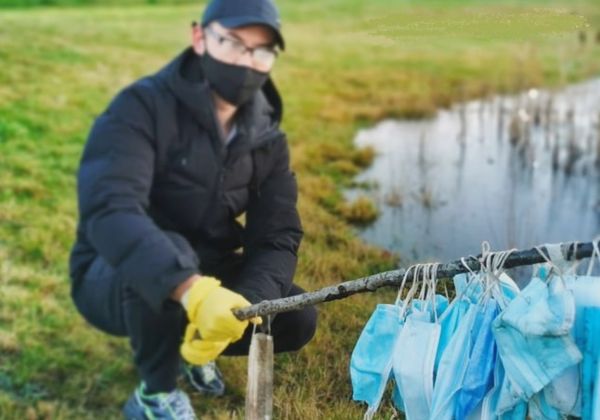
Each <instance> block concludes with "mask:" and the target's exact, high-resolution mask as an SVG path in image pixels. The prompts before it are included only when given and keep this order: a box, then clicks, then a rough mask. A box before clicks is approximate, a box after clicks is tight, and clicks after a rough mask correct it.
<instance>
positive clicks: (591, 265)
mask: <svg viewBox="0 0 600 420" xmlns="http://www.w3.org/2000/svg"><path fill="white" fill-rule="evenodd" d="M598 241H600V236H597V237H595V238H594V240H593V241H592V246H593V247H594V250H593V251H592V256H591V257H590V263H589V264H588V269H587V273H586V275H587V276H591V275H592V270H593V269H594V263H595V262H596V258H598V259H599V260H600V249H598ZM594 257H595V258H594Z"/></svg>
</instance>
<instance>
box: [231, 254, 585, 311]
mask: <svg viewBox="0 0 600 420" xmlns="http://www.w3.org/2000/svg"><path fill="white" fill-rule="evenodd" d="M575 245H576V247H575ZM561 247H562V250H563V255H565V256H566V259H567V260H580V259H583V258H588V257H590V256H591V255H592V252H593V244H592V243H591V242H587V243H573V242H568V243H564V244H561ZM540 248H541V249H542V251H543V252H544V253H546V255H548V254H547V251H546V248H545V246H541V247H540ZM574 248H575V249H576V255H575V256H573V250H574ZM479 257H480V256H477V258H473V257H470V258H468V259H467V260H466V261H465V262H466V263H467V265H468V266H469V268H470V269H471V270H472V271H479V270H480V269H481V265H480V263H479ZM543 262H546V260H545V259H544V258H543V257H542V256H541V255H540V254H539V252H538V251H537V249H535V248H532V249H528V250H523V251H515V252H513V253H512V254H511V255H510V256H509V257H508V258H507V260H506V263H505V264H504V268H513V267H519V266H526V265H532V264H537V263H543ZM466 272H468V270H467V268H466V267H465V266H464V265H463V264H462V263H461V261H460V260H457V261H453V262H450V263H447V264H442V265H440V267H439V268H438V271H437V276H438V278H452V277H454V276H455V275H456V274H461V273H466ZM413 273H414V270H412V271H411V272H410V273H409V274H408V276H407V279H406V281H407V284H410V283H411V282H412V281H413ZM405 274H406V269H399V270H392V271H386V272H383V273H378V274H374V275H372V276H368V277H363V278H360V279H357V280H351V281H346V282H344V283H340V284H337V285H334V286H328V287H325V288H323V289H320V290H316V291H314V292H307V293H303V294H300V295H295V296H290V297H286V298H282V299H275V300H265V301H262V302H260V303H258V304H255V305H252V306H249V307H247V308H243V309H237V310H234V311H233V313H234V315H235V316H236V317H237V318H238V319H240V320H243V319H250V318H252V317H254V316H267V315H273V314H276V313H280V312H288V311H294V310H297V309H301V308H304V307H306V306H311V305H315V304H317V303H322V302H330V301H332V300H338V299H344V298H346V297H348V296H351V295H354V294H356V293H363V292H372V291H375V290H377V289H379V288H381V287H400V284H401V282H402V279H403V278H404V275H405Z"/></svg>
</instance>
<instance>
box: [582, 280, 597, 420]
mask: <svg viewBox="0 0 600 420" xmlns="http://www.w3.org/2000/svg"><path fill="white" fill-rule="evenodd" d="M598 281H600V279H599V280H598ZM583 322H584V324H585V337H586V340H585V346H584V347H583V361H582V363H581V370H582V378H583V390H582V394H583V395H582V400H583V410H582V418H583V419H597V418H599V417H598V416H600V410H598V405H599V404H600V383H598V372H600V363H599V359H600V308H585V309H584V311H583Z"/></svg>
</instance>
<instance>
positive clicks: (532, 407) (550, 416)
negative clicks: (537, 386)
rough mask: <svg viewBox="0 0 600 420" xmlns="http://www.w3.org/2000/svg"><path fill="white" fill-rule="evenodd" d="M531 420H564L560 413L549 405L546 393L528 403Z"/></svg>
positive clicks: (536, 395)
mask: <svg viewBox="0 0 600 420" xmlns="http://www.w3.org/2000/svg"><path fill="white" fill-rule="evenodd" d="M528 407H529V418H530V419H531V420H562V418H563V416H562V415H561V414H560V412H559V411H558V410H557V409H556V408H554V407H552V406H551V405H549V404H548V401H546V397H545V396H544V392H539V393H537V394H535V395H534V396H533V397H531V399H530V400H529V403H528Z"/></svg>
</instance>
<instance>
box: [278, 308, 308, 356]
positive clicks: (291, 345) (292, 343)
mask: <svg viewBox="0 0 600 420" xmlns="http://www.w3.org/2000/svg"><path fill="white" fill-rule="evenodd" d="M279 316H285V317H286V318H287V319H286V321H287V322H285V326H284V328H285V332H284V334H282V335H283V336H284V337H285V338H283V337H281V339H280V340H279V342H278V340H277V339H276V340H275V343H274V344H275V351H276V352H287V351H297V350H300V349H301V348H302V347H304V346H305V345H306V344H308V342H309V341H310V340H312V338H313V337H314V335H315V332H316V330H317V318H318V317H317V310H316V308H315V307H314V306H309V307H306V308H304V309H301V310H298V311H293V312H288V313H287V314H280V315H279Z"/></svg>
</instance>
